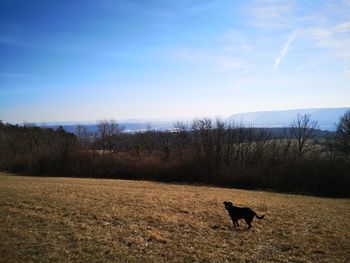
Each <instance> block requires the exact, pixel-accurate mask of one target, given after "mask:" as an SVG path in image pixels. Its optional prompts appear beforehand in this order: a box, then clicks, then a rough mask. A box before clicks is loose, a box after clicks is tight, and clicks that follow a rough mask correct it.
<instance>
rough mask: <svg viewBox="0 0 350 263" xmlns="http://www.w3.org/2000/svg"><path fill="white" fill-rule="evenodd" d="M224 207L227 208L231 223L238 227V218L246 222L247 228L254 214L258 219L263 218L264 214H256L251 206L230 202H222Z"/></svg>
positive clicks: (250, 225)
mask: <svg viewBox="0 0 350 263" xmlns="http://www.w3.org/2000/svg"><path fill="white" fill-rule="evenodd" d="M224 205H225V208H226V209H227V211H228V213H229V215H230V217H231V219H232V222H233V225H234V226H235V227H236V226H237V227H238V226H239V225H238V219H241V218H244V220H245V222H246V223H247V224H248V226H249V227H248V228H251V227H252V221H253V218H254V216H256V217H257V218H258V219H263V218H264V216H265V215H262V216H258V215H257V214H256V213H255V212H254V211H253V210H252V209H251V208H249V207H238V206H234V205H233V204H232V202H226V201H225V202H224Z"/></svg>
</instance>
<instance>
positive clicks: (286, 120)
mask: <svg viewBox="0 0 350 263" xmlns="http://www.w3.org/2000/svg"><path fill="white" fill-rule="evenodd" d="M347 110H350V107H343V108H314V109H293V110H281V111H258V112H245V113H237V114H233V115H231V116H229V117H228V118H223V120H233V121H235V122H236V123H243V124H244V125H247V126H254V127H264V128H278V127H289V126H290V124H291V123H292V122H293V121H294V120H295V118H296V117H297V115H298V114H301V115H304V114H310V116H311V120H313V121H317V122H318V128H319V129H322V130H327V131H334V130H335V128H336V123H337V122H338V121H339V118H340V117H341V116H342V115H343V114H344V113H345V112H346V111H347ZM179 121H184V122H185V123H191V121H190V120H189V119H183V120H182V119H179ZM174 122H175V120H171V119H168V120H167V119H159V120H157V119H154V120H141V119H132V120H124V121H123V120H122V121H118V123H119V124H120V125H121V126H123V127H124V128H125V130H126V131H128V132H135V131H144V130H146V129H147V127H148V126H151V128H152V129H156V130H171V129H173V126H174ZM77 124H79V122H76V123H74V122H70V123H64V122H61V123H59V122H58V123H51V124H48V125H47V126H48V127H51V128H57V127H58V126H62V127H63V128H64V129H65V130H67V131H69V132H75V129H76V125H77ZM81 124H83V125H84V126H86V127H87V128H88V131H89V132H95V131H96V122H95V123H93V122H82V123H81Z"/></svg>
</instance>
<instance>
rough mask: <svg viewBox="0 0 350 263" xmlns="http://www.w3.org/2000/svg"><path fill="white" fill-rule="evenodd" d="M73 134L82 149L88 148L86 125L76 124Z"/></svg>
mask: <svg viewBox="0 0 350 263" xmlns="http://www.w3.org/2000/svg"><path fill="white" fill-rule="evenodd" d="M75 134H76V136H77V138H78V142H79V144H80V146H81V147H82V149H83V151H85V150H87V149H88V145H89V139H90V136H89V132H88V129H87V127H86V126H84V125H81V124H78V125H77V127H76V128H75Z"/></svg>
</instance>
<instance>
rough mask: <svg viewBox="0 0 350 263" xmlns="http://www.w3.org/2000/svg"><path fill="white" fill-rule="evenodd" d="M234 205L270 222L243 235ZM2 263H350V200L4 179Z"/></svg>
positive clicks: (0, 177) (257, 223)
mask: <svg viewBox="0 0 350 263" xmlns="http://www.w3.org/2000/svg"><path fill="white" fill-rule="evenodd" d="M224 200H230V201H233V202H234V203H236V204H238V205H242V206H250V207H252V208H253V209H254V210H255V211H256V212H257V214H260V215H261V214H265V218H264V219H263V220H256V219H255V220H254V222H253V228H252V229H251V230H245V227H246V225H245V223H244V222H243V221H242V222H241V225H240V228H239V229H238V230H236V229H234V228H233V226H232V222H231V221H230V218H229V216H228V214H227V212H226V210H225V209H224V206H223V201H224ZM0 261H1V262H31V261H32V262H105V261H111V262H118V261H119V262H126V261H129V262H139V261H142V262H145V261H146V262H184V261H185V262H197V261H200V262H350V200H349V199H328V198H316V197H306V196H295V195H286V194H276V193H268V192H259V191H244V190H235V189H224V188H216V187H202V186H188V185H173V184H163V183H153V182H143V181H124V180H100V179H96V180H95V179H71V178H34V177H19V176H11V175H5V174H0Z"/></svg>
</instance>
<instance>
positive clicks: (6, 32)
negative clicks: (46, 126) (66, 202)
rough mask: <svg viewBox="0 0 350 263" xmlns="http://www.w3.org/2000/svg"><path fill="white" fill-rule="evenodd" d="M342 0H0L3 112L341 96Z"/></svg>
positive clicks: (264, 106)
mask: <svg viewBox="0 0 350 263" xmlns="http://www.w3.org/2000/svg"><path fill="white" fill-rule="evenodd" d="M349 101H350V0H339V1H316V0H314V1H312V0H310V1H302V0H300V1H298V0H293V1H281V0H263V1H243V0H242V1H225V0H211V1H209V0H197V1H194V0H193V1H191V0H176V1H170V0H154V1H151V0H145V1H141V0H139V1H136V0H123V1H122V0H121V1H117V0H115V1H114V0H95V1H92V0H80V1H78V0H75V1H71V0H70V1H66V0H56V1H54V0H52V1H45V0H42V1H41V0H36V1H27V0H22V1H19V0H1V1H0V119H2V120H3V121H6V122H22V121H29V122H49V121H88V120H96V119H101V118H115V119H117V120H123V119H131V118H138V119H151V118H152V119H153V118H191V117H199V116H223V117H224V116H228V115H230V114H233V113H237V112H246V111H260V110H281V109H293V108H311V107H342V106H350V105H349Z"/></svg>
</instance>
